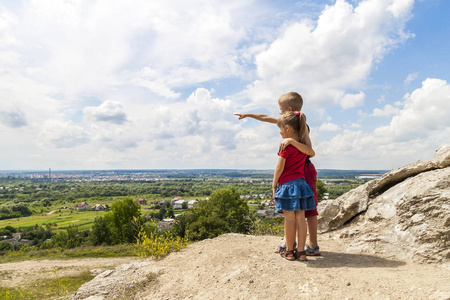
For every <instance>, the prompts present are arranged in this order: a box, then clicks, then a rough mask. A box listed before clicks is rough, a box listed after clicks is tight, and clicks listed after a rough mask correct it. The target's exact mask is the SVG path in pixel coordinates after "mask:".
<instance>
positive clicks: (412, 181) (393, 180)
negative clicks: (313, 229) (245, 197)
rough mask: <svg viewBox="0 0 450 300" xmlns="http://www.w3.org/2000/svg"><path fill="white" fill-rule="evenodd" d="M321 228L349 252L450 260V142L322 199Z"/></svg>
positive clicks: (427, 259)
mask: <svg viewBox="0 0 450 300" xmlns="http://www.w3.org/2000/svg"><path fill="white" fill-rule="evenodd" d="M318 209H319V230H320V231H322V232H328V231H335V234H336V235H337V236H338V237H340V238H348V242H347V243H348V245H349V251H353V252H360V251H364V252H373V253H376V252H383V253H387V254H391V255H393V256H396V257H398V258H418V259H420V260H422V261H427V262H442V261H448V260H449V259H450V247H449V246H450V146H445V147H442V148H440V149H438V150H437V151H436V155H435V156H434V158H433V159H432V160H430V161H428V162H422V161H418V162H415V163H412V164H408V165H406V166H405V167H403V168H400V169H397V170H393V171H391V172H389V173H387V174H385V175H384V176H383V177H382V178H380V179H376V180H372V181H370V182H367V183H366V184H364V185H362V186H360V187H358V188H356V189H354V190H352V191H350V192H348V193H346V194H344V195H342V196H341V197H339V198H337V199H335V200H327V201H322V202H321V203H320V204H319V207H318Z"/></svg>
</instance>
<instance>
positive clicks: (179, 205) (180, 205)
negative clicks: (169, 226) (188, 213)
mask: <svg viewBox="0 0 450 300" xmlns="http://www.w3.org/2000/svg"><path fill="white" fill-rule="evenodd" d="M186 202H187V201H186V200H176V201H174V202H173V205H172V208H173V209H182V208H183V204H184V203H186Z"/></svg>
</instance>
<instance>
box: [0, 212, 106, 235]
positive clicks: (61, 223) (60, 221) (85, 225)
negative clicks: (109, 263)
mask: <svg viewBox="0 0 450 300" xmlns="http://www.w3.org/2000/svg"><path fill="white" fill-rule="evenodd" d="M71 212H72V213H71ZM105 213H106V212H104V211H80V212H79V211H72V210H67V209H63V210H61V213H59V212H58V211H55V212H54V213H52V214H50V215H47V214H45V215H34V216H30V217H25V218H15V219H6V220H1V221H0V228H1V227H5V226H8V225H9V226H13V227H15V228H18V227H31V226H35V225H36V224H37V225H38V226H42V225H45V224H56V227H54V230H55V232H58V231H60V230H64V229H65V228H67V227H68V226H69V225H71V224H75V225H79V226H80V227H79V228H80V230H84V229H90V228H91V227H92V224H94V220H95V218H96V217H99V216H103V215H104V214H105Z"/></svg>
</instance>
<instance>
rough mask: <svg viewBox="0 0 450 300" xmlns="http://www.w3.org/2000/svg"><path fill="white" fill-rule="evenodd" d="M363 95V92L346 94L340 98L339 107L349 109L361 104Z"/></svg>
mask: <svg viewBox="0 0 450 300" xmlns="http://www.w3.org/2000/svg"><path fill="white" fill-rule="evenodd" d="M365 97H366V95H365V94H364V93H363V92H359V94H346V95H345V96H344V97H342V99H341V107H342V108H343V109H349V108H353V107H358V106H362V105H363V104H364V98H365Z"/></svg>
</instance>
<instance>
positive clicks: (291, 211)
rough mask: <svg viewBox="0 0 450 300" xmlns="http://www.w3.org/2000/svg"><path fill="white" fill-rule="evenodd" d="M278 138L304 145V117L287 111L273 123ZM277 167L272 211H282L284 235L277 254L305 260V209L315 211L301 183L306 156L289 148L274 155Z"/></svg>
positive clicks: (312, 199)
mask: <svg viewBox="0 0 450 300" xmlns="http://www.w3.org/2000/svg"><path fill="white" fill-rule="evenodd" d="M277 125H278V127H279V128H280V134H281V136H282V137H283V138H284V139H286V138H292V139H294V140H296V141H299V142H301V143H304V140H305V137H306V136H307V134H308V128H307V126H306V116H305V115H304V114H302V113H301V112H299V111H288V112H285V113H283V114H282V115H281V116H280V117H279V118H278V120H277ZM278 155H279V158H278V164H277V166H276V168H275V173H274V175H273V184H272V189H273V195H274V198H275V201H276V202H277V203H276V205H275V211H276V212H280V211H283V214H284V232H285V236H286V246H287V250H286V251H285V252H282V253H281V255H282V256H283V257H284V258H286V259H288V260H295V259H296V258H298V259H299V260H301V261H306V260H307V258H306V252H305V251H304V249H305V242H306V221H305V210H312V209H315V208H316V204H315V202H314V194H313V191H312V190H311V188H310V187H309V186H308V184H307V183H306V181H305V174H304V166H305V161H306V157H307V156H306V154H304V153H302V152H300V151H299V150H297V148H295V147H294V146H292V145H288V146H287V147H286V149H285V150H283V151H281V152H278ZM296 234H298V237H297V238H298V245H297V249H301V251H298V250H294V242H295V236H296Z"/></svg>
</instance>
